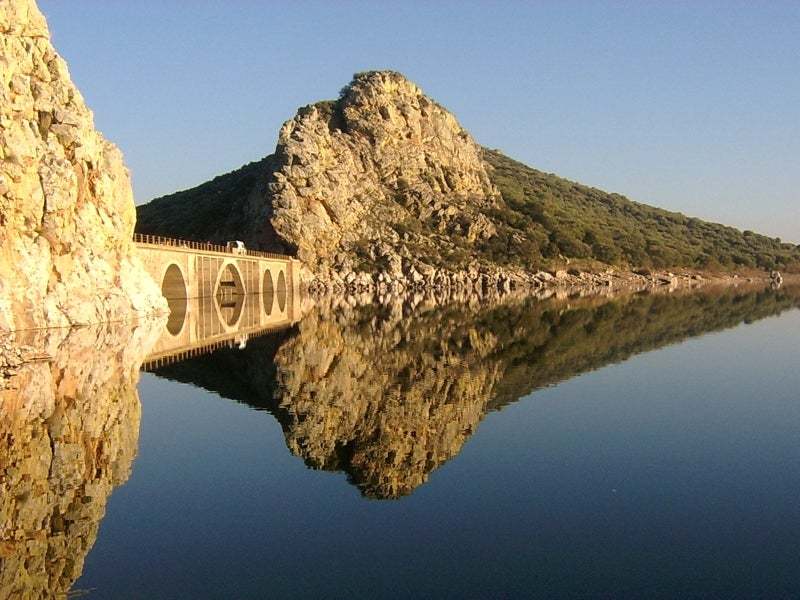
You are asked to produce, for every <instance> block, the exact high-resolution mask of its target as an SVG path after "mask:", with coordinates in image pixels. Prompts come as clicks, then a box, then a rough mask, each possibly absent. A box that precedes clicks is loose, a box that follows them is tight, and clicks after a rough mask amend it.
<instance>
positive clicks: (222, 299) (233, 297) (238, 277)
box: [214, 261, 246, 327]
mask: <svg viewBox="0 0 800 600" xmlns="http://www.w3.org/2000/svg"><path fill="white" fill-rule="evenodd" d="M245 295H246V290H245V287H244V282H243V280H242V274H241V273H240V272H239V268H238V267H237V266H236V263H235V262H234V261H227V262H225V263H224V264H223V265H222V268H221V269H220V270H219V274H218V275H217V281H216V283H215V285H214V298H215V299H216V304H217V310H218V311H219V315H220V318H221V319H222V322H223V323H224V324H225V325H226V326H228V327H235V326H236V325H237V324H238V323H239V321H240V320H241V318H242V313H243V309H244V302H245Z"/></svg>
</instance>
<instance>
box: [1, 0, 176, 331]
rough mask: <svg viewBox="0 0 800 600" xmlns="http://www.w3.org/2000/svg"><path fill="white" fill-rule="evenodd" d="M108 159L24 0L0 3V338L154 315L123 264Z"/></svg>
mask: <svg viewBox="0 0 800 600" xmlns="http://www.w3.org/2000/svg"><path fill="white" fill-rule="evenodd" d="M135 218H136V213H135V208H134V203H133V195H132V191H131V185H130V178H129V175H128V171H127V169H126V168H125V165H124V164H123V160H122V155H121V153H120V152H119V150H118V149H117V148H116V147H115V146H114V145H112V144H111V143H109V142H108V141H106V140H105V139H104V138H103V136H102V135H101V134H100V133H99V132H98V131H97V130H95V128H94V123H93V118H92V113H91V112H90V111H89V109H88V108H87V107H86V105H85V104H84V101H83V98H82V97H81V94H80V92H79V91H78V90H77V89H76V87H75V86H74V85H73V83H72V82H71V80H70V77H69V73H68V71H67V65H66V63H65V62H64V61H63V60H62V59H61V57H59V56H58V54H57V53H56V52H55V50H54V49H53V46H52V45H51V43H50V38H49V32H48V29H47V24H46V22H45V19H44V17H43V16H42V14H41V13H40V12H39V9H38V8H37V7H36V4H35V2H34V1H33V0H3V1H2V2H0V330H3V329H6V330H8V329H23V328H33V327H45V326H66V325H75V324H86V323H96V322H101V321H109V320H119V319H124V318H129V317H131V316H133V315H136V314H145V313H152V312H156V311H163V310H165V309H166V304H165V303H164V300H163V298H162V297H161V294H160V292H159V290H158V287H157V286H156V285H155V283H154V282H153V281H152V280H151V279H150V277H149V276H148V275H147V274H146V273H145V272H144V270H143V269H142V268H141V266H140V265H139V263H138V261H137V260H136V258H135V256H134V248H133V243H132V234H133V228H134V222H135Z"/></svg>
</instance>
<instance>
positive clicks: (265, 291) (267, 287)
mask: <svg viewBox="0 0 800 600" xmlns="http://www.w3.org/2000/svg"><path fill="white" fill-rule="evenodd" d="M261 294H262V295H263V297H264V313H265V314H266V315H267V316H270V315H271V314H272V304H273V302H274V301H275V284H274V283H272V273H271V272H270V270H269V268H267V270H266V271H264V284H263V286H262V288H261Z"/></svg>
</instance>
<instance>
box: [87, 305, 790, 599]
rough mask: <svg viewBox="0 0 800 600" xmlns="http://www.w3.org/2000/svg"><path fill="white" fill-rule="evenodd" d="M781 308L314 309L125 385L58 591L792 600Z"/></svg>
mask: <svg viewBox="0 0 800 600" xmlns="http://www.w3.org/2000/svg"><path fill="white" fill-rule="evenodd" d="M798 305H800V293H797V292H796V291H791V290H782V291H780V292H773V291H761V292H752V291H727V292H725V293H723V294H711V293H704V294H699V295H692V296H686V295H672V296H668V295H662V296H633V297H628V298H624V299H619V300H609V299H572V300H562V301H556V300H549V301H544V302H542V301H535V300H527V301H520V300H515V301H509V302H506V303H503V304H499V305H492V306H484V307H481V306H462V305H446V306H439V307H435V306H425V305H421V306H418V307H416V308H412V307H410V306H400V305H395V306H390V307H384V308H376V307H367V308H355V309H352V308H350V309H345V310H342V309H339V310H313V311H311V313H310V314H307V315H306V316H305V317H304V318H303V319H302V320H301V321H300V322H299V323H297V324H296V325H294V326H293V327H292V328H290V329H287V330H284V331H282V332H278V333H273V334H269V335H265V336H262V337H259V338H257V339H251V340H250V341H249V342H248V343H247V346H246V348H244V349H223V350H220V351H218V352H215V353H213V354H209V355H206V356H202V357H198V358H193V359H190V360H186V361H183V362H179V363H175V364H172V365H169V366H166V367H161V368H159V369H156V370H155V372H152V373H143V374H142V376H141V379H140V381H139V384H138V391H139V398H140V400H141V424H140V427H139V432H138V440H136V439H134V440H133V443H137V444H138V454H137V456H136V458H135V461H134V463H133V466H132V469H131V472H130V476H129V478H128V480H127V482H126V483H124V484H122V485H119V487H116V488H115V489H114V490H113V493H112V494H111V497H110V499H109V500H108V504H107V506H106V511H105V516H104V517H102V520H101V522H100V524H99V534H98V535H97V539H96V542H95V543H94V546H93V547H92V548H91V550H89V551H88V554H87V556H86V559H85V563H84V565H83V569H82V575H81V576H80V578H79V579H78V580H77V582H76V583H75V584H74V586H73V590H75V591H85V590H88V591H89V597H96V598H206V597H208V598H263V597H350V596H359V597H456V598H463V597H522V596H538V597H607V598H627V597H642V598H644V597H646V598H653V597H684V598H685V597H718V598H731V597H761V598H764V597H798V596H800V553H798V551H797V542H798V540H800V444H798V434H800V393H798V391H799V390H800V363H798V352H797V351H798V340H800V311H798V310H796V307H797V306H798Z"/></svg>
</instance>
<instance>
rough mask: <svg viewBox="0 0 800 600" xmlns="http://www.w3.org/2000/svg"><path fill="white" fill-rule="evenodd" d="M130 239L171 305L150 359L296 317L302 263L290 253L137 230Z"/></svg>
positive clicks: (287, 322) (281, 324)
mask: <svg viewBox="0 0 800 600" xmlns="http://www.w3.org/2000/svg"><path fill="white" fill-rule="evenodd" d="M134 242H135V244H136V248H137V250H138V252H137V254H138V256H139V258H140V259H141V261H142V263H143V264H144V266H145V269H147V271H148V272H149V273H150V275H151V276H152V277H153V279H154V280H155V281H156V282H158V283H159V284H160V285H161V293H162V294H164V297H165V298H166V299H167V302H168V303H169V308H170V316H169V320H168V322H167V327H166V329H165V331H164V334H163V335H162V337H161V339H160V340H159V342H158V343H157V345H156V347H155V348H153V352H151V357H152V358H153V359H157V358H159V357H166V356H169V355H179V354H180V353H182V352H183V353H186V352H191V351H195V350H198V349H200V348H206V347H210V346H213V345H214V344H218V343H220V342H222V341H225V340H233V339H237V336H238V339H240V340H241V339H246V337H247V336H248V335H251V334H253V333H254V332H263V331H265V330H268V329H275V328H280V327H284V326H288V325H290V324H291V323H293V322H295V321H296V320H297V319H298V318H299V317H298V316H297V315H298V312H299V310H298V309H299V306H298V305H299V297H298V295H299V289H300V280H299V276H300V273H299V271H300V262H299V261H297V260H295V259H293V258H291V257H289V256H284V255H280V254H271V253H268V252H258V251H253V250H239V251H237V250H235V249H234V250H232V249H230V248H227V247H225V246H218V245H215V244H207V243H202V242H192V241H185V240H176V239H172V238H165V237H160V236H152V235H140V234H136V235H135V236H134Z"/></svg>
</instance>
